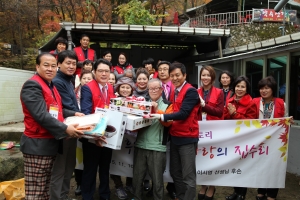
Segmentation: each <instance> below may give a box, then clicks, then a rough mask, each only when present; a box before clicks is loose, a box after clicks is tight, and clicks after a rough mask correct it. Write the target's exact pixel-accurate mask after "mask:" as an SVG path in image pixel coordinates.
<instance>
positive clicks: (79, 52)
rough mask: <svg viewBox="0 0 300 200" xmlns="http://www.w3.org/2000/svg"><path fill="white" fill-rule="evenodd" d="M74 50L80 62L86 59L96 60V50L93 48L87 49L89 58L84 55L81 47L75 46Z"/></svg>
mask: <svg viewBox="0 0 300 200" xmlns="http://www.w3.org/2000/svg"><path fill="white" fill-rule="evenodd" d="M73 50H74V52H75V53H76V55H77V57H78V62H83V61H85V60H86V59H88V60H91V61H94V60H95V56H94V55H95V51H94V50H93V49H90V48H88V49H87V50H88V51H87V58H85V57H84V53H83V50H82V48H81V47H75V48H74V49H73Z"/></svg>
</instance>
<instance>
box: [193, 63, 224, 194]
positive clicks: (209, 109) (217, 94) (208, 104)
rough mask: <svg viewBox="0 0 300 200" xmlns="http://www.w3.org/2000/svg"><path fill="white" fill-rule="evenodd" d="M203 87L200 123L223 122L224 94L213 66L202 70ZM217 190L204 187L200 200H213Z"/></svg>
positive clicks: (200, 192) (200, 91)
mask: <svg viewBox="0 0 300 200" xmlns="http://www.w3.org/2000/svg"><path fill="white" fill-rule="evenodd" d="M199 76H200V82H201V85H202V86H201V87H200V88H199V89H198V93H199V98H200V101H201V107H200V109H199V112H198V118H199V120H200V121H206V120H222V119H223V110H224V94H223V91H222V90H221V89H219V88H216V87H214V86H213V84H214V82H215V79H216V72H215V70H214V68H213V67H212V66H204V67H202V68H201V70H200V75H199ZM215 191H216V189H215V186H206V185H202V187H201V189H200V191H199V193H198V200H203V199H205V200H212V199H213V197H214V193H215Z"/></svg>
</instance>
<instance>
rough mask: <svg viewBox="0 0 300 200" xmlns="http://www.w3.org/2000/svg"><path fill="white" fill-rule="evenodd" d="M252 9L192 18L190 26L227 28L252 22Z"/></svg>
mask: <svg viewBox="0 0 300 200" xmlns="http://www.w3.org/2000/svg"><path fill="white" fill-rule="evenodd" d="M251 22H252V10H245V11H237V12H227V13H218V14H209V15H203V16H198V17H195V18H191V19H190V27H198V28H227V26H230V25H236V24H242V23H251Z"/></svg>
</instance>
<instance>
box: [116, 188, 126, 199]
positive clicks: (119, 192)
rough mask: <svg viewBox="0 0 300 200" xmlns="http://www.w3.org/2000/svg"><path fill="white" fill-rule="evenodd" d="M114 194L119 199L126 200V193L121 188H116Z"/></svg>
mask: <svg viewBox="0 0 300 200" xmlns="http://www.w3.org/2000/svg"><path fill="white" fill-rule="evenodd" d="M115 194H116V196H117V197H118V198H119V199H127V193H126V192H125V190H124V188H123V187H120V188H117V189H116V193H115Z"/></svg>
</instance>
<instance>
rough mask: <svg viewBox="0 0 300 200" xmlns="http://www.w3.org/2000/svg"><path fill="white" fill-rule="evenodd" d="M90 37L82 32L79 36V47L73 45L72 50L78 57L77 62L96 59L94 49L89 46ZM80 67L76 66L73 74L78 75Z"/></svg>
mask: <svg viewBox="0 0 300 200" xmlns="http://www.w3.org/2000/svg"><path fill="white" fill-rule="evenodd" d="M89 43H90V38H89V36H88V35H86V34H82V35H81V37H80V47H75V48H74V49H73V51H74V52H75V53H76V55H77V57H78V62H84V61H85V60H91V61H96V60H97V56H96V51H94V50H93V49H90V48H89ZM80 73H81V68H77V69H76V72H75V74H77V75H78V76H80Z"/></svg>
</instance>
